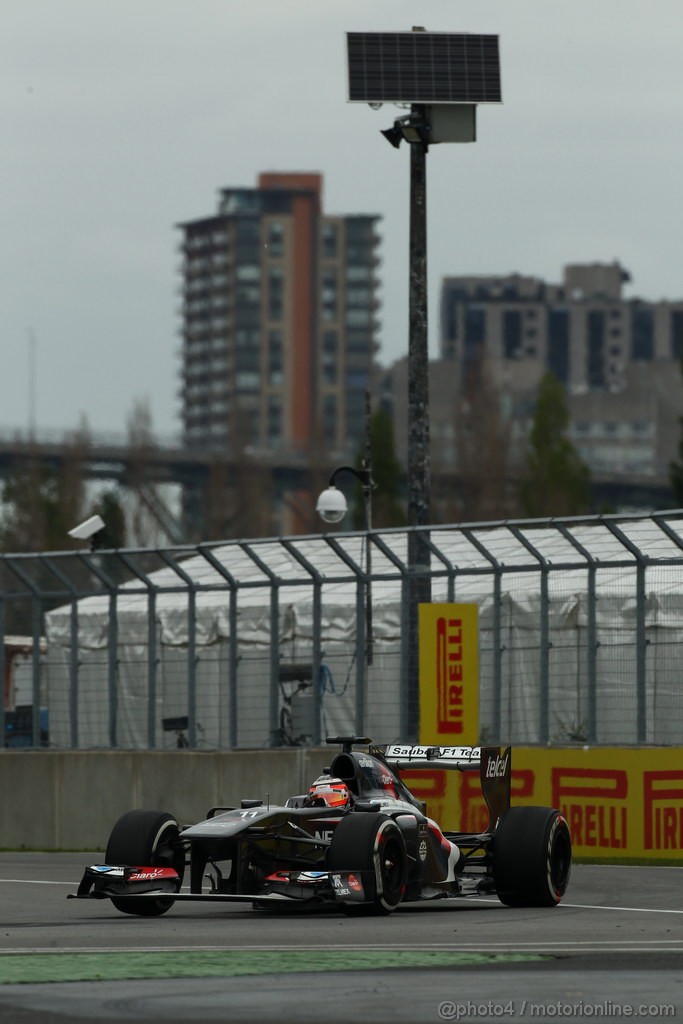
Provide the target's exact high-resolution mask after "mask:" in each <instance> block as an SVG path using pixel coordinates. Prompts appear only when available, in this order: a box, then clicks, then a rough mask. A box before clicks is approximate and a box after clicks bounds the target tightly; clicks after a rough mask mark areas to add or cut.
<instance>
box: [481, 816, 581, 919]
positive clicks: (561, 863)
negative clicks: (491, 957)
mask: <svg viewBox="0 0 683 1024" xmlns="http://www.w3.org/2000/svg"><path fill="white" fill-rule="evenodd" d="M571 864H572V841H571V836H570V834H569V827H568V825H567V822H566V821H565V819H564V817H563V816H562V814H560V812H559V811H556V810H553V809H552V808H551V807H511V808H510V809H509V810H508V811H506V812H505V814H504V815H503V816H502V818H501V819H500V822H499V824H498V828H497V829H496V834H495V837H494V840H493V880H494V884H495V887H496V892H497V894H498V898H499V900H500V901H501V903H505V904H506V905H507V906H508V907H554V906H557V904H558V903H559V902H560V900H561V899H562V897H563V896H564V894H565V892H566V889H567V885H568V883H569V873H570V871H571Z"/></svg>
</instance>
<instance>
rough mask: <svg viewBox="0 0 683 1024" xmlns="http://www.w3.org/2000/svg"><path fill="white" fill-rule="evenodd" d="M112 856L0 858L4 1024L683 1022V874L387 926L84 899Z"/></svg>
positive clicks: (396, 918) (627, 874)
mask: <svg viewBox="0 0 683 1024" xmlns="http://www.w3.org/2000/svg"><path fill="white" fill-rule="evenodd" d="M100 858H101V855H97V854H90V855H89V854H73V853H70V854H64V853H60V854H47V853H22V854H20V853H0V1022H1V1024H82V1022H88V1021H93V1022H98V1024H100V1022H101V1024H113V1022H124V1021H125V1022H131V1021H137V1022H159V1024H162V1022H163V1024H169V1022H178V1021H182V1022H188V1024H189V1022H194V1021H224V1022H230V1024H234V1022H250V1024H251V1022H259V1024H269V1022H271V1021H277V1022H278V1024H289V1022H294V1021H296V1022H299V1024H341V1022H344V1024H348V1022H349V1021H351V1022H365V1021H367V1022H372V1024H384V1022H387V1024H389V1022H391V1024H403V1022H411V1024H422V1022H434V1024H436V1022H438V1021H443V1020H451V1021H455V1020H465V1021H511V1022H513V1021H514V1022H518V1021H525V1020H528V1021H534V1020H548V1019H551V1020H552V1019H579V1020H583V1019H584V1018H588V1019H593V1020H612V1019H623V1018H625V1017H631V1018H635V1019H649V1020H659V1019H662V1018H663V1019H683V900H682V899H681V895H682V892H683V868H664V867H658V868H644V867H620V866H619V867H617V866H609V867H605V866H596V865H575V866H574V869H573V872H572V880H571V884H570V888H569V891H568V893H567V896H566V899H565V901H564V902H563V904H561V906H560V907H558V908H556V909H553V910H526V909H510V908H506V907H503V906H502V905H501V904H500V903H499V902H498V901H497V900H495V899H493V898H487V899H478V898H476V899H470V900H454V901H442V902H439V903H435V904H421V905H412V906H406V907H404V908H401V909H400V910H399V911H397V912H396V913H394V914H392V915H391V916H390V917H387V918H379V919H361V920H358V919H347V918H345V917H343V916H341V915H338V914H337V913H335V912H322V913H321V912H317V913H308V912H307V913H297V914H292V913H288V914H283V913H272V914H271V913H265V912H263V911H254V910H252V909H246V908H245V907H243V906H237V905H233V904H212V905H210V906H204V905H203V906H199V905H197V904H193V903H183V904H176V905H175V907H173V908H172V909H171V911H169V913H168V914H166V915H165V916H163V917H161V918H156V919H154V918H152V919H144V918H137V917H130V916H126V915H123V914H119V913H118V912H117V911H116V910H114V908H113V907H112V906H111V905H110V904H109V902H108V901H97V902H95V901H93V902H89V901H76V900H71V901H68V902H67V900H66V899H65V897H66V894H67V893H69V892H75V890H76V886H77V884H78V881H79V880H80V876H81V873H82V869H83V867H84V866H85V865H86V864H88V863H97V862H98V861H99V860H100Z"/></svg>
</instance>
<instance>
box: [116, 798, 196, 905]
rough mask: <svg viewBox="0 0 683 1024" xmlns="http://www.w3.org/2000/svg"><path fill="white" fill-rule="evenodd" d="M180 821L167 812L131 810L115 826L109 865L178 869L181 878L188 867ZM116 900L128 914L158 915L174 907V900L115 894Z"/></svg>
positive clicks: (181, 878)
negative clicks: (180, 843) (179, 842)
mask: <svg viewBox="0 0 683 1024" xmlns="http://www.w3.org/2000/svg"><path fill="white" fill-rule="evenodd" d="M179 835H180V828H179V826H178V822H177V821H176V819H175V818H174V817H173V815H172V814H168V813H167V812H166V811H128V812H127V813H126V814H124V815H122V817H120V818H119V820H118V821H117V822H116V824H115V825H114V827H113V829H112V831H111V835H110V836H109V842H108V843H107V849H106V852H105V855H104V857H105V861H106V863H107V864H112V865H117V864H123V865H126V866H128V867H164V868H174V869H175V871H176V873H177V875H178V877H179V878H180V881H181V882H182V880H183V872H184V870H185V853H184V851H183V849H182V847H181V846H180V845H179V844H178V842H177V839H178V836H179ZM112 903H113V904H114V906H115V907H116V909H117V910H120V911H121V912H122V913H124V914H136V915H137V916H138V917H157V916H159V915H160V914H165V913H166V911H167V910H170V909H171V907H172V906H173V900H172V899H169V898H167V897H160V898H159V899H158V900H139V899H135V898H133V899H126V897H125V896H116V897H112Z"/></svg>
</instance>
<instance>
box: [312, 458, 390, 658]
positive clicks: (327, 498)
mask: <svg viewBox="0 0 683 1024" xmlns="http://www.w3.org/2000/svg"><path fill="white" fill-rule="evenodd" d="M340 473H351V474H352V475H353V476H355V478H356V480H358V481H359V483H360V485H361V487H362V489H363V506H364V510H365V531H366V532H365V574H366V577H367V583H366V586H365V661H366V664H368V665H372V647H373V644H372V581H371V577H372V544H371V541H370V530H372V492H373V490H374V489H375V486H376V484H375V482H374V480H373V479H372V466H371V463H370V454H369V452H368V454H367V456H366V458H364V459H363V465H362V468H361V469H355V467H354V466H338V467H337V468H336V469H335V470H333V471H332V473H331V474H330V479H329V481H328V485H327V488H326V489H325V490H324V491H323V492H322V493H321V494H320V496H319V498H318V501H317V504H316V511H317V513H318V515H319V516H320V517H321V518H322V519H324V520H325V522H326V523H340V522H341V521H342V519H343V518H344V516H345V515H346V513H347V511H348V505H347V503H346V498H345V497H344V494H343V493H342V491H340V490H339V489H338V487H337V483H336V481H337V477H338V476H339V474H340Z"/></svg>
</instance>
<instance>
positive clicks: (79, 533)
mask: <svg viewBox="0 0 683 1024" xmlns="http://www.w3.org/2000/svg"><path fill="white" fill-rule="evenodd" d="M103 529H104V519H103V518H102V516H97V515H95V516H90V518H89V519H85V520H84V521H83V522H82V523H79V524H78V526H74V528H73V530H69V536H70V537H73V539H74V540H89V541H90V550H91V551H94V550H95V547H96V544H95V537H96V536H97V534H98V533H100V531H101V530H103Z"/></svg>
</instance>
